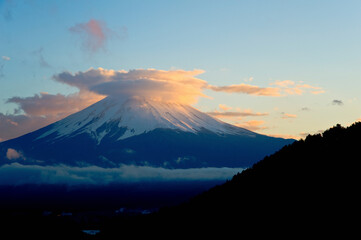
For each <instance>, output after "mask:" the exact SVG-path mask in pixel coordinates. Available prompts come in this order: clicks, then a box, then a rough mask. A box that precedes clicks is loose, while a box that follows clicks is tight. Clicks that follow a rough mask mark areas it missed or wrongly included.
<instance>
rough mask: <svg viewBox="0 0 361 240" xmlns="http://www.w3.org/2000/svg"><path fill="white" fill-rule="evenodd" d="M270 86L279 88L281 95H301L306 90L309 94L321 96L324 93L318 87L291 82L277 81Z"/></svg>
mask: <svg viewBox="0 0 361 240" xmlns="http://www.w3.org/2000/svg"><path fill="white" fill-rule="evenodd" d="M270 85H271V86H277V87H279V91H280V92H282V95H283V96H284V95H302V94H303V93H304V92H306V90H309V91H308V92H310V93H311V94H315V95H317V94H321V93H324V92H325V91H324V90H323V89H322V88H320V87H315V86H311V85H309V84H304V83H302V82H301V83H296V82H294V81H291V80H284V81H280V80H277V81H275V82H273V83H270Z"/></svg>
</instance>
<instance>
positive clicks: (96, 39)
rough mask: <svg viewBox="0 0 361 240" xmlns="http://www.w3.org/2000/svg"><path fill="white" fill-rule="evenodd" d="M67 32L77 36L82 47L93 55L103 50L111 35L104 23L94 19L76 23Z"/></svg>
mask: <svg viewBox="0 0 361 240" xmlns="http://www.w3.org/2000/svg"><path fill="white" fill-rule="evenodd" d="M69 31H70V32H71V33H73V34H75V35H78V36H79V37H80V38H81V41H82V45H83V47H84V48H85V49H86V50H88V51H90V52H93V53H95V52H97V51H98V50H100V49H105V45H106V42H107V40H108V38H109V36H111V35H112V33H113V31H112V30H110V29H109V28H108V27H107V25H106V23H105V22H103V21H100V20H96V19H90V20H89V21H88V22H86V23H78V24H76V25H74V26H72V27H70V28H69Z"/></svg>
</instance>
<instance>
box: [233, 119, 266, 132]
mask: <svg viewBox="0 0 361 240" xmlns="http://www.w3.org/2000/svg"><path fill="white" fill-rule="evenodd" d="M264 124H265V121H258V120H250V121H246V122H242V123H236V124H234V125H236V126H238V127H242V128H246V129H248V130H250V131H260V130H264V129H267V127H266V126H263V125H264Z"/></svg>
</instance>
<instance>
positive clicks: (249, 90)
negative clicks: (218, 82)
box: [207, 83, 281, 97]
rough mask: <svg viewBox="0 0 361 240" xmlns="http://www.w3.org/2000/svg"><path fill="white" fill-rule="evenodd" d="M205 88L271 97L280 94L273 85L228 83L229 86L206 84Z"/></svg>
mask: <svg viewBox="0 0 361 240" xmlns="http://www.w3.org/2000/svg"><path fill="white" fill-rule="evenodd" d="M207 88H208V89H211V90H213V91H216V92H226V93H243V94H249V95H255V96H272V97H279V96H281V93H280V91H279V89H278V88H273V87H266V88H262V87H258V86H254V85H250V84H244V83H241V84H235V85H229V86H214V85H208V86H207Z"/></svg>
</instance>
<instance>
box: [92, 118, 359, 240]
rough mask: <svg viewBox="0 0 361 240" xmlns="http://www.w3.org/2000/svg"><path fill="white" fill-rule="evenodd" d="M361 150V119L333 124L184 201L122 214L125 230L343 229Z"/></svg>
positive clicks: (112, 231) (111, 230)
mask: <svg viewBox="0 0 361 240" xmlns="http://www.w3.org/2000/svg"><path fill="white" fill-rule="evenodd" d="M360 149H361V123H355V124H353V125H352V126H350V127H347V128H345V127H342V126H341V125H336V126H334V127H332V128H331V129H329V130H326V131H325V132H323V133H322V134H315V135H309V136H307V137H306V138H305V139H304V140H299V141H297V142H294V143H293V144H291V145H287V146H285V147H283V148H282V149H281V150H279V151H278V152H276V153H275V154H273V155H271V156H267V157H265V158H264V159H263V160H262V161H260V162H258V163H256V164H254V165H253V166H252V167H251V168H249V169H247V170H245V171H243V172H242V173H239V174H237V175H235V176H234V177H233V178H232V180H230V181H228V182H226V183H225V184H223V185H220V186H217V187H214V188H212V189H210V190H209V191H207V192H205V193H203V194H201V195H198V196H197V197H195V198H193V199H191V200H190V201H189V202H187V203H184V204H182V205H179V206H177V207H173V208H167V209H161V210H160V211H159V212H158V213H156V214H153V215H150V216H143V217H141V218H138V219H135V220H131V221H127V224H129V226H128V227H127V228H126V229H127V230H129V231H128V232H134V233H135V234H136V233H138V234H142V233H145V232H147V233H148V234H150V233H153V234H155V235H157V234H161V233H165V232H173V233H175V232H176V233H178V234H184V235H185V236H186V235H187V234H188V233H199V234H201V235H207V236H212V235H213V234H215V233H220V232H223V233H224V234H227V233H232V234H237V233H239V234H241V235H242V234H256V233H267V232H268V233H270V232H272V233H276V234H284V233H293V234H294V235H290V236H300V235H301V234H305V235H304V236H307V234H309V233H313V234H315V233H318V234H322V233H324V234H327V235H330V234H331V235H332V234H333V233H336V232H337V233H340V232H343V233H344V234H347V233H350V231H352V230H356V229H357V228H355V229H354V227H355V226H356V222H357V221H355V219H357V218H358V214H357V210H356V209H358V206H359V197H358V192H359V190H360V180H359V178H360V173H359V167H358V165H359V164H358V163H359V162H360V160H361V156H360ZM118 224H119V223H118ZM122 226H124V225H122ZM120 228H121V226H120V225H117V222H112V223H109V225H108V226H107V229H106V231H104V232H103V234H100V235H99V237H101V236H103V237H104V238H105V237H110V236H113V237H114V236H116V235H119V229H120ZM122 229H124V228H122ZM136 229H143V230H144V231H136ZM146 229H147V230H146Z"/></svg>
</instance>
